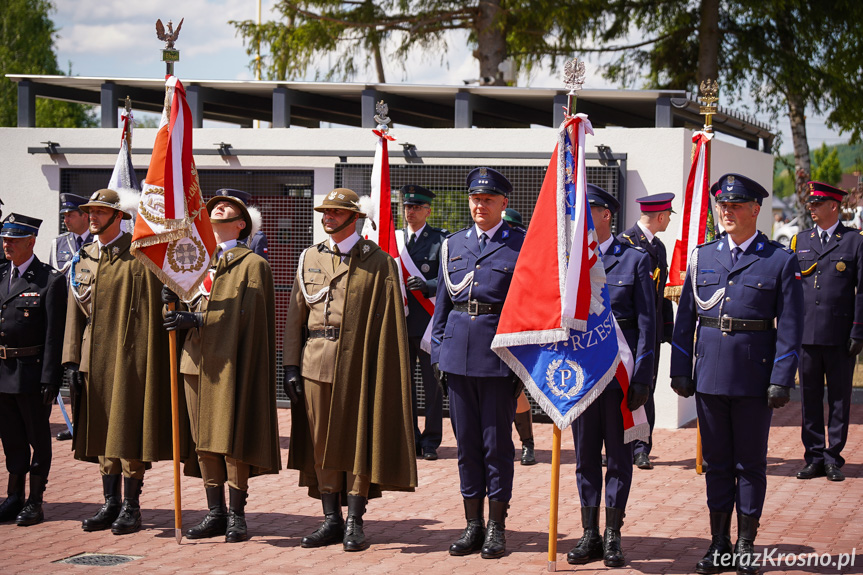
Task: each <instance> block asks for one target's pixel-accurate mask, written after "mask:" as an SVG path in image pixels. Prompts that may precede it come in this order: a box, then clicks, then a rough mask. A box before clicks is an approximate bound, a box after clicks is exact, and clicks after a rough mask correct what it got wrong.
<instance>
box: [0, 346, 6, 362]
mask: <svg viewBox="0 0 863 575" xmlns="http://www.w3.org/2000/svg"><path fill="white" fill-rule="evenodd" d="M0 359H6V346H5V345H0Z"/></svg>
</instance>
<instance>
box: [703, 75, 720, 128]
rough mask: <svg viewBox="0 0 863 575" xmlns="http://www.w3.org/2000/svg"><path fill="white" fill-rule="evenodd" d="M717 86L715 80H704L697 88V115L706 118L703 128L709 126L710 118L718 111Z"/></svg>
mask: <svg viewBox="0 0 863 575" xmlns="http://www.w3.org/2000/svg"><path fill="white" fill-rule="evenodd" d="M718 94H719V84H718V83H717V82H716V80H711V79H710V78H707V79H706V80H704V81H702V82H701V85H700V86H699V96H698V99H699V100H701V108H700V109H699V113H700V114H701V115H702V116H706V117H705V120H704V124H705V126H710V124H711V122H710V117H711V116H712V115H713V114H715V113H716V112H718V111H719V105H718V104H717V102H718V101H719V96H718Z"/></svg>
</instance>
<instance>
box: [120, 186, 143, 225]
mask: <svg viewBox="0 0 863 575" xmlns="http://www.w3.org/2000/svg"><path fill="white" fill-rule="evenodd" d="M114 191H115V192H117V196H119V198H120V211H121V212H126V213H127V214H129V215H130V216H132V219H131V220H123V222H122V223H121V224H120V229H121V230H122V231H125V232H129V233H132V230H134V229H135V220H136V219H137V217H138V204H140V203H141V192H139V191H138V190H135V189H132V188H120V187H118V188H117V189H115V190H114Z"/></svg>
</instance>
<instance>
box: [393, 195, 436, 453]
mask: <svg viewBox="0 0 863 575" xmlns="http://www.w3.org/2000/svg"><path fill="white" fill-rule="evenodd" d="M401 193H402V201H403V203H404V216H405V229H404V230H402V233H403V234H404V245H405V249H406V250H407V255H408V257H407V258H404V256H403V258H404V259H405V260H407V259H410V262H412V265H411V268H410V269H409V270H408V271H409V273H410V271H411V270H413V272H414V273H413V275H410V276H409V277H408V278H407V280H405V287H407V289H408V292H407V298H408V316H407V324H408V351H409V353H410V365H411V376H413V373H414V366H416V362H417V361H419V364H420V373H421V374H422V382H421V383H422V386H423V391H424V392H425V428H424V430H423V431H422V432H420V428H419V417H418V415H417V382H416V381H414V382H413V385H412V386H411V389H412V391H413V393H412V399H413V412H414V440H415V441H416V452H417V457H422V458H423V459H426V460H429V461H433V460H435V459H437V457H438V456H437V448H438V447H440V442H441V439H442V438H443V394H442V392H441V389H440V386H438V384H437V380H435V377H434V371H433V370H432V367H431V356H430V355H429V353H428V351H424V350H423V349H422V348H421V345H422V340H423V335H425V333H426V330H427V329H428V326H429V323H430V322H431V313H430V312H429V310H431V309H434V307H433V305H434V304H433V303H432V302H431V301H429V299H428V298H434V297H435V295H436V294H437V276H438V272H439V271H440V246H441V244H442V243H443V239H444V238H445V237H446V235H447V231H446V230H442V229H440V228H435V227H433V226H430V225H428V223H426V220H428V218H429V216H430V215H431V202H432V200H433V199H434V198H435V193H434V192H432V191H431V190H429V189H426V188H424V187H422V186H418V185H416V184H409V185H406V186H402V189H401ZM403 253H404V252H403ZM402 263H405V264H407V261H403V262H402ZM416 272H419V274H418V275H417V274H416ZM426 349H427V350H429V349H430V348H426Z"/></svg>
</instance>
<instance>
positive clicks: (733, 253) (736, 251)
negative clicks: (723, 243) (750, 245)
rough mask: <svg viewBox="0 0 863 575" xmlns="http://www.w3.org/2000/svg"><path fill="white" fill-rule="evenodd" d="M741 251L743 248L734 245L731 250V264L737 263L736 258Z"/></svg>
mask: <svg viewBox="0 0 863 575" xmlns="http://www.w3.org/2000/svg"><path fill="white" fill-rule="evenodd" d="M742 252H743V250H741V249H740V247H736V248H734V249H733V250H731V265H732V266H736V265H737V259H738V258H739V257H740V254H741V253H742Z"/></svg>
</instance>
